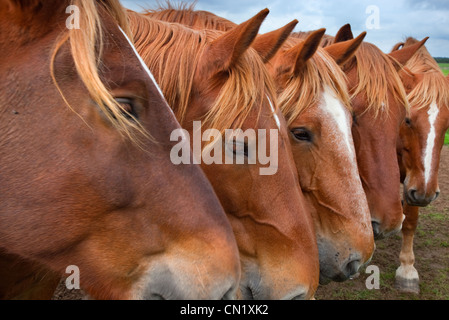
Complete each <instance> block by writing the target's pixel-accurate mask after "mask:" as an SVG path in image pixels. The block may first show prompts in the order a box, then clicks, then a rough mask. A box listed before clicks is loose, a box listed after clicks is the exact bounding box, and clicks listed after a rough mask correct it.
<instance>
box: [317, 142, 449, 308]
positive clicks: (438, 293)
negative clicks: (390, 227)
mask: <svg viewBox="0 0 449 320" xmlns="http://www.w3.org/2000/svg"><path fill="white" fill-rule="evenodd" d="M438 180H439V184H440V189H441V194H440V197H439V198H438V199H437V200H436V201H435V202H433V203H432V204H430V205H429V206H427V207H425V208H421V209H420V213H419V223H418V228H417V231H416V234H415V239H414V252H415V257H416V262H415V268H416V269H417V270H418V272H419V277H420V289H421V292H420V294H412V293H403V292H400V291H399V290H398V289H396V287H395V273H396V269H397V268H398V267H399V265H400V262H399V252H400V249H401V241H402V235H401V234H398V235H395V236H391V237H389V238H386V239H383V240H378V241H376V251H375V252H374V256H373V259H372V261H371V262H370V263H369V265H374V266H377V267H378V268H379V271H380V284H379V288H378V289H372V290H370V289H368V288H367V286H366V281H367V280H368V277H369V276H370V275H371V272H368V273H367V272H366V270H365V268H364V269H362V270H361V271H360V276H359V277H358V278H356V279H353V280H348V281H346V282H342V283H335V282H334V283H330V284H328V285H324V286H320V287H319V288H318V291H317V292H316V294H315V297H316V298H317V299H318V300H343V299H344V300H449V233H448V230H449V147H448V146H445V147H443V150H442V155H441V163H440V170H439V179H438Z"/></svg>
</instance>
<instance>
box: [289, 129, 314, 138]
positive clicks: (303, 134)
mask: <svg viewBox="0 0 449 320" xmlns="http://www.w3.org/2000/svg"><path fill="white" fill-rule="evenodd" d="M291 133H292V134H293V136H294V137H295V138H296V139H297V140H300V141H312V133H310V131H309V130H307V129H306V128H294V129H292V130H291Z"/></svg>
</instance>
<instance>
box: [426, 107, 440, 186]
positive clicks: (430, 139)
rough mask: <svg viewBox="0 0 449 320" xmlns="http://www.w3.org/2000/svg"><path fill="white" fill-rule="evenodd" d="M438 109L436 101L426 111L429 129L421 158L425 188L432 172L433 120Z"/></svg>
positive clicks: (434, 136) (434, 135)
mask: <svg viewBox="0 0 449 320" xmlns="http://www.w3.org/2000/svg"><path fill="white" fill-rule="evenodd" d="M439 111H440V110H439V109H438V106H437V104H436V102H433V103H432V104H431V105H430V107H429V111H427V114H428V115H429V124H430V129H429V134H428V135H427V142H426V147H425V149H424V159H423V164H424V180H425V184H426V188H427V183H428V182H429V179H430V175H431V172H432V156H433V149H434V148H435V138H436V134H435V121H436V119H437V116H438V112H439Z"/></svg>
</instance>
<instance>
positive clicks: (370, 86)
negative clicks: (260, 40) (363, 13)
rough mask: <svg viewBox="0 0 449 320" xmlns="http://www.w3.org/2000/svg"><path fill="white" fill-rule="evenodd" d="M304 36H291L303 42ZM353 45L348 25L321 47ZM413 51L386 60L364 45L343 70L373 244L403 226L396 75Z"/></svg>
mask: <svg viewBox="0 0 449 320" xmlns="http://www.w3.org/2000/svg"><path fill="white" fill-rule="evenodd" d="M309 33H310V32H309ZM309 33H298V34H293V35H294V36H296V37H299V38H305V37H307V35H308V34H309ZM352 39H354V36H353V34H352V31H351V28H350V25H345V26H343V27H342V28H341V29H340V30H339V32H338V33H337V35H336V36H335V37H331V36H326V37H325V38H324V39H323V41H322V42H321V46H323V47H327V46H329V45H332V44H337V43H340V42H343V41H349V40H352ZM413 50H414V51H413ZM413 50H400V51H398V52H397V53H396V54H390V55H387V54H385V53H383V52H382V51H381V50H380V49H379V48H378V47H376V46H375V45H374V44H371V43H368V42H363V43H362V44H361V45H360V48H359V49H358V50H357V52H356V53H355V55H354V57H352V58H350V59H349V60H347V61H346V62H345V63H344V64H343V65H342V68H343V71H344V72H345V74H346V76H347V83H348V88H349V93H350V95H351V104H352V108H353V124H352V135H353V138H354V145H355V149H356V155H357V163H358V168H359V173H360V177H361V180H362V184H363V188H364V190H365V193H366V196H367V199H368V205H369V208H370V213H371V221H372V226H373V231H374V236H375V238H376V239H381V238H383V237H385V236H388V235H391V234H395V233H397V232H399V230H401V227H402V222H403V220H404V215H403V213H402V204H401V198H400V194H399V192H398V190H399V188H400V182H399V166H398V163H397V140H398V138H399V128H400V125H401V124H402V123H403V122H404V121H405V118H406V115H407V113H408V109H409V105H408V100H407V97H406V93H405V90H404V86H403V84H402V82H401V79H400V77H399V74H398V71H399V70H400V68H401V65H400V63H405V62H406V61H407V60H408V59H410V58H411V57H412V55H413V54H414V53H415V52H416V50H417V48H413ZM398 61H399V63H398ZM373 70H376V72H373ZM380 128H382V129H381V130H379V129H380Z"/></svg>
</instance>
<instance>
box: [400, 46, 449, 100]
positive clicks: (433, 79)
mask: <svg viewBox="0 0 449 320" xmlns="http://www.w3.org/2000/svg"><path fill="white" fill-rule="evenodd" d="M417 42H418V40H416V39H414V38H411V37H409V38H407V39H406V40H405V42H401V43H398V44H396V45H395V47H394V49H396V50H397V49H399V48H400V47H401V46H403V47H408V46H411V45H413V44H415V43H417ZM405 66H406V68H408V69H409V70H410V71H411V72H413V73H414V74H419V75H420V76H421V79H420V82H419V83H418V85H417V86H416V87H415V88H413V89H412V91H411V92H410V93H409V94H408V99H409V102H410V105H411V106H413V107H417V108H423V107H426V106H429V105H430V104H432V103H433V102H435V103H436V104H437V105H438V107H440V106H442V105H445V106H447V107H449V83H448V81H447V79H446V77H445V76H444V74H443V72H442V71H441V69H440V67H439V66H438V63H437V62H436V61H435V59H434V58H433V57H432V56H431V55H430V53H429V51H427V49H426V47H425V46H422V47H421V48H420V49H419V50H418V51H417V52H416V53H415V54H414V55H413V57H412V58H411V59H410V60H409V61H408V62H407V63H406V65H405ZM404 71H406V69H405V70H404Z"/></svg>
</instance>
